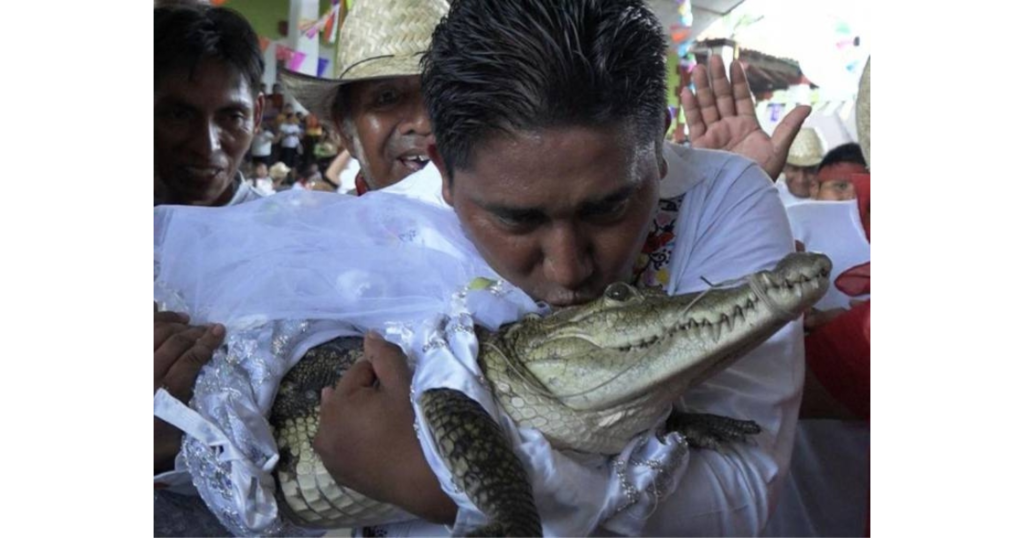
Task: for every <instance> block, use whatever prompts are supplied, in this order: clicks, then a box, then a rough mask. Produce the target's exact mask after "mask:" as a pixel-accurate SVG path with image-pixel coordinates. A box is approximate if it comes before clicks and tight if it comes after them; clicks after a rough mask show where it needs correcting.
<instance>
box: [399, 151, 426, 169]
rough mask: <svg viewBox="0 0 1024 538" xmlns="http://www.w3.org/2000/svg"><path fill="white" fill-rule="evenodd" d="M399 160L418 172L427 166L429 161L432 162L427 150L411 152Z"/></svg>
mask: <svg viewBox="0 0 1024 538" xmlns="http://www.w3.org/2000/svg"><path fill="white" fill-rule="evenodd" d="M398 162H400V163H402V166H405V167H406V168H408V169H410V170H412V171H413V172H417V171H419V170H423V169H424V168H425V167H426V166H427V163H429V162H430V157H427V153H426V152H422V153H420V152H409V153H406V154H405V155H402V156H400V157H398Z"/></svg>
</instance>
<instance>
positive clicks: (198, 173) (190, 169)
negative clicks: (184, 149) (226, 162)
mask: <svg viewBox="0 0 1024 538" xmlns="http://www.w3.org/2000/svg"><path fill="white" fill-rule="evenodd" d="M181 171H182V173H183V175H184V176H185V177H186V178H188V180H189V181H190V182H192V183H209V182H211V181H213V180H215V179H216V178H217V176H218V175H220V174H223V173H225V169H224V168H222V167H219V166H182V167H181Z"/></svg>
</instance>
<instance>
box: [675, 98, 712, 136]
mask: <svg viewBox="0 0 1024 538" xmlns="http://www.w3.org/2000/svg"><path fill="white" fill-rule="evenodd" d="M679 100H680V101H681V103H682V105H683V114H684V115H685V116H686V126H687V127H689V129H690V141H691V142H692V141H693V140H694V139H697V138H700V137H701V136H704V132H705V131H707V127H706V126H705V125H704V118H702V117H701V115H700V106H698V105H697V97H696V96H694V95H693V92H691V91H690V89H689V88H683V92H682V93H681V94H679Z"/></svg>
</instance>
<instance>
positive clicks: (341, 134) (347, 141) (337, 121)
mask: <svg viewBox="0 0 1024 538" xmlns="http://www.w3.org/2000/svg"><path fill="white" fill-rule="evenodd" d="M331 124H332V125H334V131H335V132H336V133H338V142H339V143H340V144H341V148H342V149H344V150H346V151H348V154H349V155H352V156H353V157H355V155H356V154H355V152H354V151H353V150H354V149H355V144H353V140H352V137H351V136H349V132H348V129H346V128H345V125H344V120H343V119H342V118H339V117H335V116H333V115H332V117H331Z"/></svg>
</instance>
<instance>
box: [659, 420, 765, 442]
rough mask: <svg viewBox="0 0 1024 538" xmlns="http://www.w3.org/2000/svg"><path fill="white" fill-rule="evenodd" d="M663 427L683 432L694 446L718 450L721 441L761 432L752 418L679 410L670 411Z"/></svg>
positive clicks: (730, 440)
mask: <svg viewBox="0 0 1024 538" xmlns="http://www.w3.org/2000/svg"><path fill="white" fill-rule="evenodd" d="M665 427H666V429H667V430H668V431H676V432H679V433H681V434H683V436H684V437H686V442H687V443H688V444H689V445H690V446H692V447H694V448H700V449H706V448H709V449H713V450H718V448H719V446H720V445H721V444H723V443H732V442H736V441H744V440H746V438H747V436H748V435H756V434H758V433H761V427H760V426H758V425H757V423H756V422H754V421H753V420H737V419H734V418H729V417H723V416H720V415H710V414H705V413H682V412H679V411H672V414H670V415H669V417H668V423H667V424H666V426H665Z"/></svg>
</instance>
